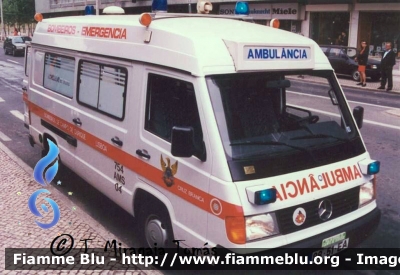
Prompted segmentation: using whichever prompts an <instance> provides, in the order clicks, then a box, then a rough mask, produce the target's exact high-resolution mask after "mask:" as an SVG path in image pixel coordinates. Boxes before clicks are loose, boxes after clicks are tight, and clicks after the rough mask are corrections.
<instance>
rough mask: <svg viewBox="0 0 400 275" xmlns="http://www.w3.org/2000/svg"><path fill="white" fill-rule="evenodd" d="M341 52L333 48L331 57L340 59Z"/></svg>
mask: <svg viewBox="0 0 400 275" xmlns="http://www.w3.org/2000/svg"><path fill="white" fill-rule="evenodd" d="M340 52H341V50H340V49H337V48H331V51H330V52H329V57H334V58H339V55H340Z"/></svg>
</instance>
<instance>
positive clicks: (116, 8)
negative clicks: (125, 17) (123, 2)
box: [103, 6, 125, 14]
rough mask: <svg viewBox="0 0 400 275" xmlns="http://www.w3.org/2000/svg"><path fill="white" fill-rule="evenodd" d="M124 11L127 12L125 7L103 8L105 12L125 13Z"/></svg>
mask: <svg viewBox="0 0 400 275" xmlns="http://www.w3.org/2000/svg"><path fill="white" fill-rule="evenodd" d="M124 13H125V11H124V9H123V8H121V7H117V6H109V7H106V8H104V10H103V14H124Z"/></svg>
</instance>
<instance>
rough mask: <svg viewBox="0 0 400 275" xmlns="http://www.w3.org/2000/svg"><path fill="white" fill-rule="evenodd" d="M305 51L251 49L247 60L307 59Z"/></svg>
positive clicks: (293, 49)
mask: <svg viewBox="0 0 400 275" xmlns="http://www.w3.org/2000/svg"><path fill="white" fill-rule="evenodd" d="M307 58H308V56H307V51H306V50H305V49H296V48H289V49H288V48H286V49H285V48H282V49H265V48H264V49H263V48H260V49H249V52H248V54H247V59H307Z"/></svg>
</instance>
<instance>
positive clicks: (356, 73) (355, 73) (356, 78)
mask: <svg viewBox="0 0 400 275" xmlns="http://www.w3.org/2000/svg"><path fill="white" fill-rule="evenodd" d="M351 78H353V80H354V81H360V72H359V71H358V70H355V71H353V73H352V74H351Z"/></svg>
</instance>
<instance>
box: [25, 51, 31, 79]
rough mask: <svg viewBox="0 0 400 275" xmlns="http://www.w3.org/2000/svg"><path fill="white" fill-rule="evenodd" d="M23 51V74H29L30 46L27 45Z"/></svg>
mask: <svg viewBox="0 0 400 275" xmlns="http://www.w3.org/2000/svg"><path fill="white" fill-rule="evenodd" d="M25 51H26V53H25V75H26V76H29V75H28V74H29V71H30V70H29V69H30V67H31V46H29V45H27V46H26V50H25Z"/></svg>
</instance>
